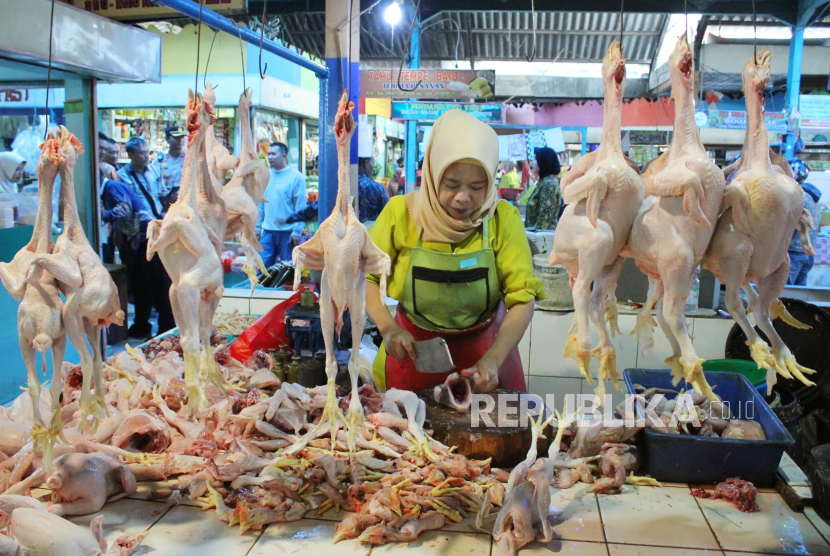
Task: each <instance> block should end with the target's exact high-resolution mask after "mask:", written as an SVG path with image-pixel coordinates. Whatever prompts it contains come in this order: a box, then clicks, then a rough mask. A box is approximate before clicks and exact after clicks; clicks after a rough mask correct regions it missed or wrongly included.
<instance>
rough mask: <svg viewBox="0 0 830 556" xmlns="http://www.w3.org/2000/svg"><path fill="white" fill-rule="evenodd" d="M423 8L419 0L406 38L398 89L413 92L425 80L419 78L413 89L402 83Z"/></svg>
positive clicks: (399, 71)
mask: <svg viewBox="0 0 830 556" xmlns="http://www.w3.org/2000/svg"><path fill="white" fill-rule="evenodd" d="M420 8H421V0H418V3H417V4H416V5H415V14H414V16H413V17H412V23H411V24H410V25H409V38H407V39H406V46H405V47H404V51H403V55H402V56H401V65H400V67H399V68H398V89H400V90H401V91H404V92H405V93H411V92H412V91H414V90H416V89H417V88H418V87H420V86H421V83H423V82H424V80H423V79H419V80H418V82H417V83H415V86H414V87H412V88H411V89H407V88H406V87H404V86H403V85H401V73H403V63H404V61H405V60H406V55H407V53H408V52H409V46H410V45H411V44H412V31H413V30H414V29H415V20H416V19H417V18H418V14H419V13H420V11H419V10H420Z"/></svg>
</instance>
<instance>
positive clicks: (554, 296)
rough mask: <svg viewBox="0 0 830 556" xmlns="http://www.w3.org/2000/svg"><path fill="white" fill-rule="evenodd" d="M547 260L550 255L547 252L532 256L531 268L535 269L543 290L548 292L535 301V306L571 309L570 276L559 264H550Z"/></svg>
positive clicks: (563, 309)
mask: <svg viewBox="0 0 830 556" xmlns="http://www.w3.org/2000/svg"><path fill="white" fill-rule="evenodd" d="M549 260H550V256H549V255H547V254H545V255H534V257H533V270H534V271H536V276H538V277H539V279H540V280H541V281H542V284H543V285H544V286H545V292H546V293H547V294H548V298H547V299H545V300H543V301H537V302H536V308H537V309H546V310H548V311H573V310H574V298H573V294H572V293H571V278H570V276H569V275H568V271H567V270H565V267H563V266H560V265H556V266H550V265H549V264H548V261H549Z"/></svg>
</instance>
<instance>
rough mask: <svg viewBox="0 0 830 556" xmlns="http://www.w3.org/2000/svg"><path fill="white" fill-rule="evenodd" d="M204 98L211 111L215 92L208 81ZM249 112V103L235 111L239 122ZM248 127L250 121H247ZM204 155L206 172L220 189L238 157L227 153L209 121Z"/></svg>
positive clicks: (237, 162) (219, 189)
mask: <svg viewBox="0 0 830 556" xmlns="http://www.w3.org/2000/svg"><path fill="white" fill-rule="evenodd" d="M204 99H205V102H206V103H207V104H208V106H209V107H210V110H211V112H212V111H213V109H214V108H215V107H216V94H215V93H214V92H213V87H212V86H211V84H210V81H208V82H207V83H206V84H205V94H204ZM249 113H250V105H249V106H248V111H246V112H239V111H237V114H238V115H239V118H240V124H241V123H242V121H243V120H242V119H241V118H249V116H248V114H249ZM248 127H250V123H248ZM241 129H243V130H245V129H248V128H247V127H245V126H244V125H243V126H242V127H241ZM205 156H206V157H207V165H208V172H209V173H210V176H211V178H214V179H215V180H216V181H215V182H214V183H215V185H216V187H217V191H221V189H222V186H223V185H224V184H225V176H226V175H227V173H228V170H230V169H231V168H236V165H237V164H239V158H237V157H235V156H234V155H232V154H231V153H229V152H228V149H226V148H225V145H223V144H221V143H220V142H219V141H217V140H216V134H215V133H214V129H213V122H211V124H210V126H208V130H207V135H206V136H205Z"/></svg>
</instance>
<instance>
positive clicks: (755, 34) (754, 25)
mask: <svg viewBox="0 0 830 556" xmlns="http://www.w3.org/2000/svg"><path fill="white" fill-rule="evenodd" d="M752 52H753V56H752V59H753V60H755V69H758V22H757V17H756V15H755V0H752Z"/></svg>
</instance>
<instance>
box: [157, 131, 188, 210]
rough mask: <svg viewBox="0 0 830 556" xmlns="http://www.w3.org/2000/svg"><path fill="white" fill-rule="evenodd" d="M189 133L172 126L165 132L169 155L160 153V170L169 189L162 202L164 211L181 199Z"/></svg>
mask: <svg viewBox="0 0 830 556" xmlns="http://www.w3.org/2000/svg"><path fill="white" fill-rule="evenodd" d="M186 135H187V132H186V131H185V130H184V128H183V127H182V126H178V125H171V126H167V128H165V130H164V138H165V139H166V140H167V146H168V149H167V154H162V153H159V157H158V163H157V164H158V169H159V173H160V174H161V178H162V179H163V180H164V185H165V186H166V187H167V191H169V193H168V194H167V197H166V198H165V199H164V200H163V201H162V204H163V205H164V210H165V211H166V210H167V208H168V207H169V206H170V205H171V204H173V203H175V202H176V199H177V198H178V197H179V186H180V185H181V183H182V168H184V145H185V139H184V138H185V136H186Z"/></svg>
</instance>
